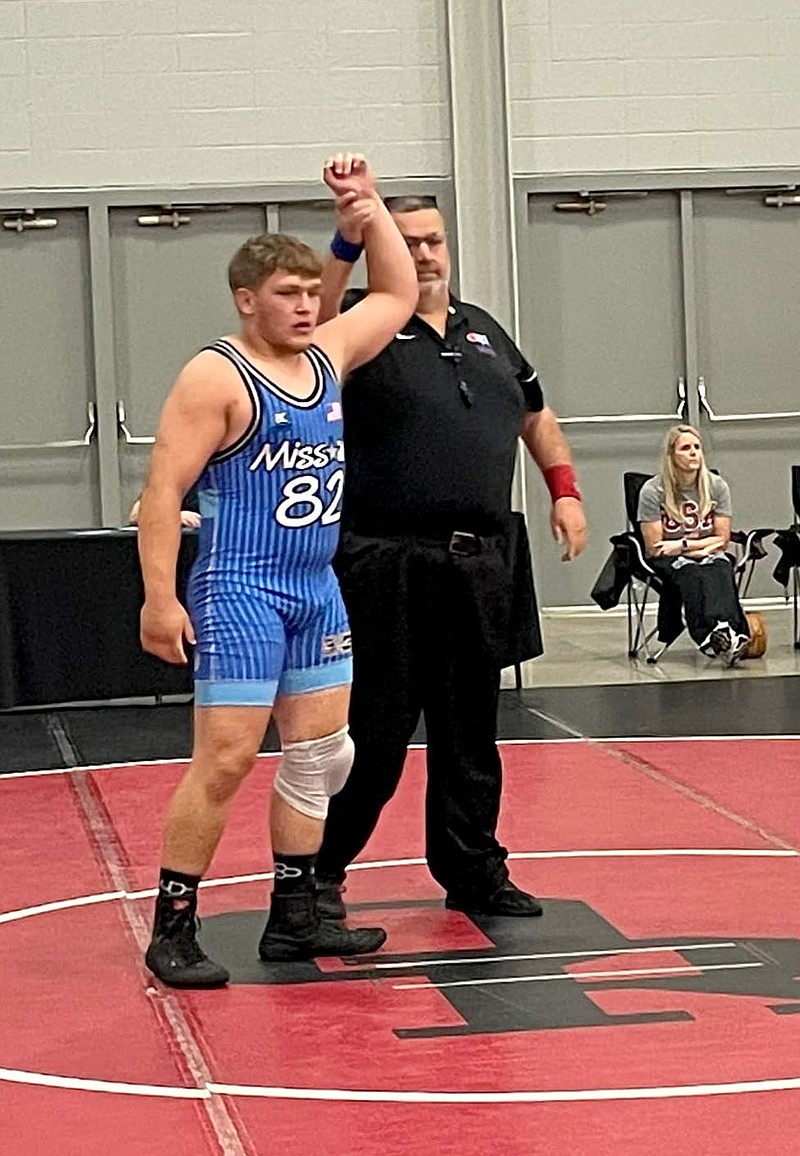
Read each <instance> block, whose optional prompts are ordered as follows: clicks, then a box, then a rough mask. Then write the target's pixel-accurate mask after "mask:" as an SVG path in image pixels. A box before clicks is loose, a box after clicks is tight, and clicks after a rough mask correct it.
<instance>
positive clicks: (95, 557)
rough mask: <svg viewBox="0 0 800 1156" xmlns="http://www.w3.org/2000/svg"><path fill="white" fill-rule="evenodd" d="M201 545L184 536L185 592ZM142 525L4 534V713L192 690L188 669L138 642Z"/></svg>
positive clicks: (0, 591)
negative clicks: (139, 530) (162, 658)
mask: <svg viewBox="0 0 800 1156" xmlns="http://www.w3.org/2000/svg"><path fill="white" fill-rule="evenodd" d="M196 549H197V533H196V531H194V530H184V532H183V538H182V541H181V551H180V561H179V568H178V569H179V576H178V588H179V591H181V590H182V588H183V585H184V582H185V577H186V574H187V573H188V569H189V566H190V565H191V562H192V560H193V558H194V556H195V553H196ZM142 599H143V588H142V577H141V572H140V569H139V557H138V552H137V547H136V529H135V528H134V527H130V528H127V527H126V528H124V529H119V530H50V531H46V530H40V531H20V532H16V533H5V534H0V710H9V709H11V708H14V707H23V706H44V705H49V704H56V703H66V702H87V701H94V700H103V699H112V698H141V697H158V696H163V695H179V694H190V693H191V690H192V680H191V672H190V669H189V667H188V666H187V667H177V666H170V665H168V664H167V663H165V662H161V661H160V660H159V659H157V658H153V657H152V656H151V655H148V654H145V653H144V652H143V651H142V649H141V646H140V645H139V610H140V608H141V605H142Z"/></svg>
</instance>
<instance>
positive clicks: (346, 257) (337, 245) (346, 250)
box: [331, 229, 364, 265]
mask: <svg viewBox="0 0 800 1156" xmlns="http://www.w3.org/2000/svg"><path fill="white" fill-rule="evenodd" d="M331 252H332V253H333V255H334V257H336V259H337V260H339V261H346V262H347V263H348V265H353V264H355V262H356V261H357V260H358V258H359V257H360V256H361V254H362V253H363V252H364V246H363V245H356V244H355V243H354V242H353V241H346V240H345V239H344V237H343V236H342V234H341V233H340V232H339V230H338V229H337V230H336V232H335V233H334V234H333V240H332V241H331Z"/></svg>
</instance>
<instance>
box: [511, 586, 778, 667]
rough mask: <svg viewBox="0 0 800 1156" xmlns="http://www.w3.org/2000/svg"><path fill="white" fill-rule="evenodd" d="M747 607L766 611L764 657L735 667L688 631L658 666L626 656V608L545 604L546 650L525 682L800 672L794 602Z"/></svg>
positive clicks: (528, 665) (530, 663)
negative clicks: (703, 649)
mask: <svg viewBox="0 0 800 1156" xmlns="http://www.w3.org/2000/svg"><path fill="white" fill-rule="evenodd" d="M748 609H757V610H759V612H760V613H761V614H763V615H764V618H765V620H766V623H767V631H768V643H767V651H766V654H765V655H764V657H763V658H759V659H748V660H746V661H744V662H742V663H740V664H739V665H737V666H736V667H735V668H734V669H733V670H726V669H725V668H724V667H723V666H722V665H721V663H720V661H719V660H717V659H710V658H706V657H705V656H704V655H702V654H701V653H700V652H699V650H698V649H697V647H696V646H695V645H694V644H693V643H692V641H691V639H690V638H689V636H688V635H687V634H686V633H685V632H684V634H683V635H682V636H681V637H680V638H679V639H678V640H677V642H675V643H673V645H672V646H671V647H670V648H669V649H668V650H667V651H666V653H665V654H664V655H663V656H662V657H661V658H660V659H659V661H658V663H657V664H656V665H655V666H652V665H649V664H648V663H646V662H645V661H644V660H643V659H642V660H640V661H639V660H636V661H631V660H630V659H629V658H628V656H627V650H628V643H627V620H626V617H625V613H624V610H623V611H622V612H620V611H617V610H612V611H605V612H603V611H601V610H594V609H586V610H573V611H565V610H561V609H558V610H549V611H548V610H544V611H543V613H542V628H543V631H544V639H545V654H544V655H543V656H542V657H541V658H537V659H535V660H534V661H532V662H526V663H524V664H523V668H522V677H523V686H525V687H537V686H612V685H617V684H624V683H627V684H631V683H656V682H661V683H663V682H688V681H692V680H695V679H720V678H733V679H742V678H763V677H765V676H771V677H773V678H774V677H775V676H776V675H792V674H800V650H795V649H794V646H793V637H792V610H791V606H790V605H789V606H786V607H784V606H776V605H774V604H773V605H771V606H770V607H769V608H764V607H763V606H762V605H758V604H754V605H753V606H748ZM513 685H514V672H513V670H507V671H504V673H503V686H504V687H512V686H513Z"/></svg>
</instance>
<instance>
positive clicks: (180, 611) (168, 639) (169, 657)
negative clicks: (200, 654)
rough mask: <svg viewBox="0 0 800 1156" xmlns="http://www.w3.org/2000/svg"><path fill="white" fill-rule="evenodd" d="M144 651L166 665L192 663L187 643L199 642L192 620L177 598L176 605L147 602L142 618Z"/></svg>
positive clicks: (143, 608) (141, 632) (174, 603)
mask: <svg viewBox="0 0 800 1156" xmlns="http://www.w3.org/2000/svg"><path fill="white" fill-rule="evenodd" d="M140 637H141V641H142V649H143V650H146V651H147V653H148V654H154V655H155V656H156V658H160V659H162V660H163V661H164V662H171V663H173V664H174V665H176V666H185V665H186V664H187V662H188V659H187V657H186V650H185V647H184V639H185V640H186V641H187V642H189V643H190V644H191V645H192V646H193V645H194V642H195V635H194V628H193V627H192V623H191V619H190V618H189V615H188V614H187V613H186V611H185V609H184V608H183V606H181V604H180V602H179V601H178V599H177V598H175V599H173V600H172V602H165V603H158V604H153V603H150V602H145V604H144V606H143V607H142V613H141V616H140Z"/></svg>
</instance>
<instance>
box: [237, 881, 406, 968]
mask: <svg viewBox="0 0 800 1156" xmlns="http://www.w3.org/2000/svg"><path fill="white" fill-rule="evenodd" d="M385 942H386V932H385V931H384V930H383V928H382V927H357V928H350V927H348V926H347V924H346V923H345V922H344V919H341V920H338V919H337V920H333V919H327V918H325V919H323V918H322V916H321V913H320V912H319V910H318V900H317V893H316V891H298V892H289V893H287V894H285V895H273V896H272V906H271V907H270V911H269V918H268V919H267V926H266V927H265V928H264V934H263V935H262V936H261V942H260V943H259V945H258V954H259V955H260V956H261V958H262V959H263V960H264V962H265V963H280V962H286V961H290V960H298V959H314V958H315V957H316V956H318V955H370V954H371V953H372V952H373V951H377V950H378V948H379V947H383V945H384V943H385Z"/></svg>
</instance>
